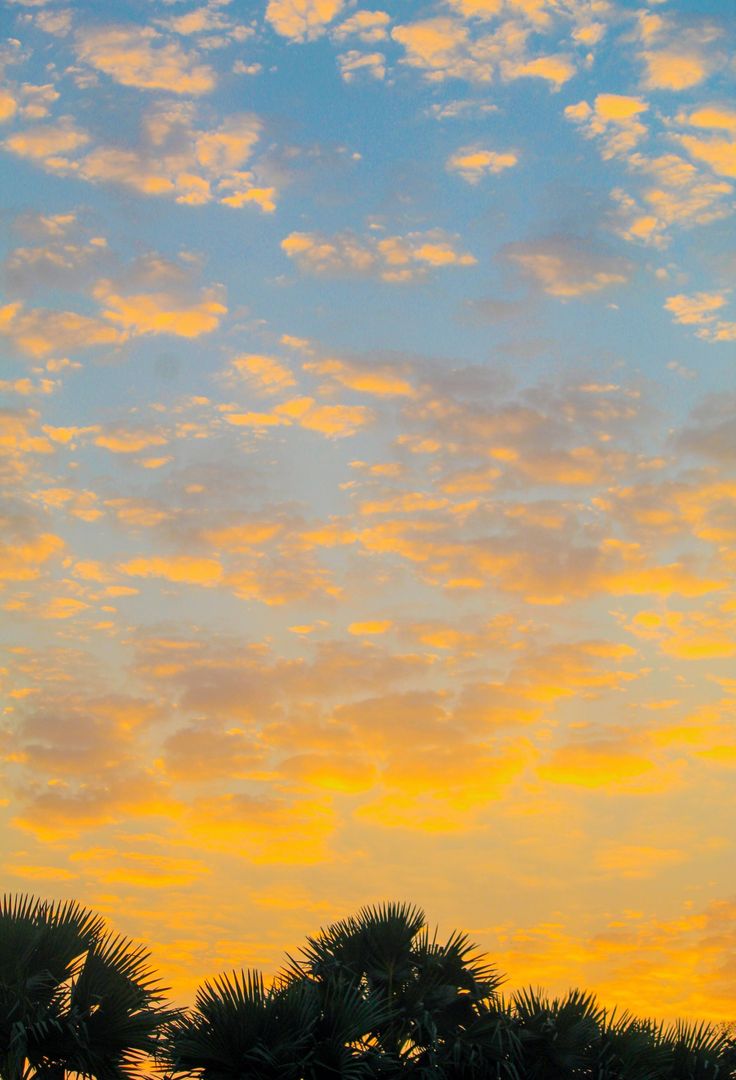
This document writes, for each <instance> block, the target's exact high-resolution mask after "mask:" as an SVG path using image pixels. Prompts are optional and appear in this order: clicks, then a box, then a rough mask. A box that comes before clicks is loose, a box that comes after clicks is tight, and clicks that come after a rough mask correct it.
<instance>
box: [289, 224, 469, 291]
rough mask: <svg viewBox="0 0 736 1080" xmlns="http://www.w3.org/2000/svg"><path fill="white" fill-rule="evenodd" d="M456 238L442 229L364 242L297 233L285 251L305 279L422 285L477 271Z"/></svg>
mask: <svg viewBox="0 0 736 1080" xmlns="http://www.w3.org/2000/svg"><path fill="white" fill-rule="evenodd" d="M455 241H456V238H455V237H451V236H448V235H447V234H446V233H444V232H442V231H441V230H439V229H434V230H430V231H429V232H414V233H407V234H406V235H405V236H380V235H377V236H367V237H359V236H356V235H355V234H354V233H352V232H343V233H337V234H335V235H334V236H332V237H327V236H322V235H320V234H317V233H307V232H293V233H290V234H289V235H288V236H287V237H286V238H285V239H284V240H282V241H281V247H282V250H283V251H284V252H285V253H286V254H287V255H288V256H289V258H290V259H294V261H295V262H296V263H297V265H298V266H299V268H300V269H301V270H302V271H304V272H305V273H310V274H316V275H318V276H325V277H377V278H379V279H380V280H382V281H387V282H392V283H394V282H396V283H401V282H408V281H416V280H420V279H421V278H423V277H425V276H426V274H427V273H428V272H429V271H430V270H432V269H436V268H438V267H450V266H474V265H475V264H476V262H477V260H476V259H475V257H474V256H473V255H471V254H470V253H469V252H463V251H458V250H457V248H456V246H455Z"/></svg>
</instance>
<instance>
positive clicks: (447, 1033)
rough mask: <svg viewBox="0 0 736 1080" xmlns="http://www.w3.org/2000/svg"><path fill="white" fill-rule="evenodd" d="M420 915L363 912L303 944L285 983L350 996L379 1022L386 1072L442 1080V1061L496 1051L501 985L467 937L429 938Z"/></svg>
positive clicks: (391, 908) (415, 911)
mask: <svg viewBox="0 0 736 1080" xmlns="http://www.w3.org/2000/svg"><path fill="white" fill-rule="evenodd" d="M425 924H426V919H425V916H424V912H423V911H421V910H420V909H419V908H417V907H413V906H411V905H408V904H396V903H387V904H382V905H380V906H378V907H365V908H362V909H361V910H360V911H359V912H358V914H357V915H355V916H352V917H350V918H347V919H344V920H342V921H340V922H337V923H334V924H332V925H331V926H328V927H327V928H326V929H323V930H321V931H320V933H319V934H318V935H317V936H316V937H310V938H308V939H307V945H306V946H305V948H304V949H303V950H302V951H301V955H300V956H299V957H298V958H296V959H294V958H290V966H289V968H288V969H287V971H286V972H285V975H284V977H285V979H286V980H287V981H288V982H291V983H299V982H303V981H305V980H306V981H307V982H308V983H310V984H312V985H313V986H315V987H316V988H318V990H320V991H321V992H322V993H323V994H333V995H339V994H346V993H351V994H356V995H357V999H358V1000H360V1001H362V1002H364V1003H366V1004H368V1005H370V1006H371V1007H372V1008H373V1009H375V1010H376V1011H377V1012H378V1013H379V1014H381V1015H382V1019H381V1020H380V1022H379V1023H377V1024H376V1025H375V1026H374V1028H373V1035H374V1037H375V1041H376V1046H377V1049H378V1051H380V1054H381V1055H382V1056H383V1062H384V1065H386V1066H387V1063H389V1062H395V1063H400V1064H401V1065H402V1066H403V1068H404V1071H405V1072H406V1071H407V1070H409V1071H412V1072H414V1073H415V1074H416V1075H417V1076H419V1075H422V1074H424V1073H426V1074H427V1075H433V1076H440V1075H441V1072H439V1071H438V1070H440V1069H441V1067H442V1062H443V1061H449V1060H450V1059H453V1060H454V1059H457V1058H462V1057H463V1055H464V1054H465V1053H466V1051H467V1050H468V1048H470V1047H471V1046H475V1045H476V1044H475V1043H473V1039H472V1038H471V1033H472V1032H475V1035H476V1036H477V1039H476V1043H477V1046H476V1053H478V1052H479V1050H478V1047H479V1046H480V1044H481V1043H483V1042H484V1043H485V1046H486V1051H487V1052H488V1053H492V1052H493V1051H492V1046H496V1049H498V1036H499V1025H500V1024H501V1023H502V1019H501V1017H500V1015H499V1014H497V1012H496V1011H495V1002H496V992H497V989H498V986H499V985H500V983H501V978H500V977H499V975H498V974H497V973H496V971H495V969H494V968H493V967H492V966H491V965H489V964H487V963H485V962H484V961H483V960H482V958H481V956H480V955H479V954H478V953H477V951H476V949H475V946H474V945H472V944H471V942H470V941H469V940H468V938H467V936H466V935H465V934H461V933H453V934H452V935H451V936H450V937H449V938H448V940H447V941H446V942H443V943H442V942H438V941H437V936H436V933H435V935H434V936H432V937H430V934H429V931H428V929H427V927H426V925H425ZM504 1053H505V1051H504Z"/></svg>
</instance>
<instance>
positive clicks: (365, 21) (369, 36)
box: [330, 10, 391, 45]
mask: <svg viewBox="0 0 736 1080" xmlns="http://www.w3.org/2000/svg"><path fill="white" fill-rule="evenodd" d="M390 23H391V16H390V15H389V14H388V13H387V12H385V11H364V10H360V11H356V12H355V14H354V15H351V16H350V17H349V18H347V19H345V21H344V22H341V23H340V25H339V26H336V27H334V29H333V30H332V32H331V35H330V36H331V37H332V39H333V41H345V40H346V38H349V37H357V38H360V40H361V41H364V42H365V43H366V44H368V45H373V44H375V43H376V42H379V41H386V40H387V38H388V27H389V24H390Z"/></svg>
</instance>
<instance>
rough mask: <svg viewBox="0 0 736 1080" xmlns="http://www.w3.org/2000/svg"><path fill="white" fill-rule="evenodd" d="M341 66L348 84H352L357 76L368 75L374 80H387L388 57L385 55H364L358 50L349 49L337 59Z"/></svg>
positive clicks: (377, 53) (341, 72)
mask: <svg viewBox="0 0 736 1080" xmlns="http://www.w3.org/2000/svg"><path fill="white" fill-rule="evenodd" d="M337 62H338V64H339V66H340V74H341V75H342V77H343V79H344V81H345V82H346V83H350V82H352V81H353V79H355V78H356V76H360V75H367V76H370V77H371V78H372V79H378V80H379V81H380V80H381V79H385V77H386V57H385V56H384V55H383V53H379V52H373V53H362V52H359V51H358V50H357V49H349V50H348V52H346V53H340V54H339V55H338V58H337Z"/></svg>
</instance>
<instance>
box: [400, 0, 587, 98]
mask: <svg viewBox="0 0 736 1080" xmlns="http://www.w3.org/2000/svg"><path fill="white" fill-rule="evenodd" d="M475 13H476V12H473V14H475ZM529 32H530V28H529V26H524V25H523V24H521V23H520V22H517V21H516V20H514V19H508V20H506V21H504V22H501V23H500V25H499V26H498V27H497V28H496V29H495V30H494V31H493V32H491V33H488V32H485V31H484V30H482V29H481V30H478V29H477V27H476V26H474V25H473V23H472V22H470V21H468V22H464V21H461V20H460V19H456V18H448V17H447V16H444V15H439V16H436V17H434V18H430V19H420V20H417V21H416V22H413V23H406V24H404V25H399V26H396V27H394V29H393V30H392V31H391V36H392V38H393V39H394V41H398V42H399V44H400V45H402V46H403V47H404V49H405V52H406V57H405V60H404V63H406V64H407V65H409V66H410V67H414V68H418V69H420V70H421V71H422V72H423V73H424V77H425V78H426V79H427V80H429V81H430V82H443V81H445V80H446V79H466V80H468V81H470V82H477V83H489V82H491V81H492V80H493V79H494V78H495V77H499V78H500V79H501V80H503V81H510V80H513V79H521V78H539V79H544V80H545V81H547V82H549V83H550V84H551V85H552V87H553V88H555V89H559V88H560V86H562V85H563V84H564V83H565V82H567V81H568V80H569V79H571V78H572V76H573V75H574V74H575V70H576V69H575V64H574V62H573V61H572V59H571V57H570V56H568V55H566V54H546V53H542V54H541V55H536V56H532V55H530V54H529V52H528V50H527V44H528V38H529Z"/></svg>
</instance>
